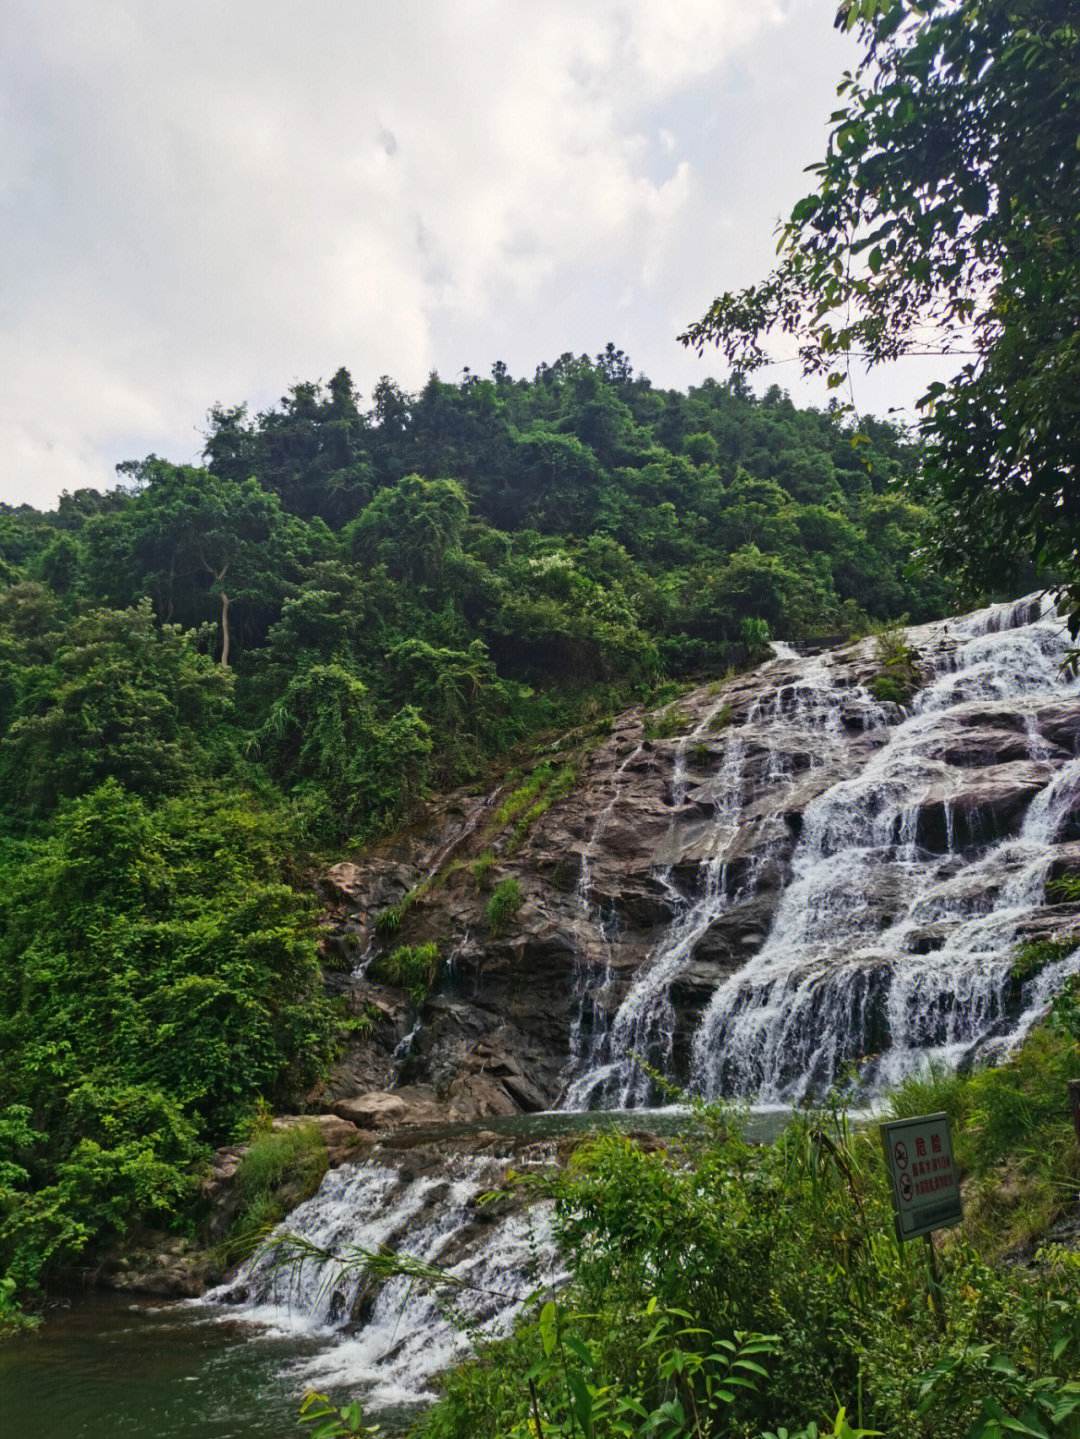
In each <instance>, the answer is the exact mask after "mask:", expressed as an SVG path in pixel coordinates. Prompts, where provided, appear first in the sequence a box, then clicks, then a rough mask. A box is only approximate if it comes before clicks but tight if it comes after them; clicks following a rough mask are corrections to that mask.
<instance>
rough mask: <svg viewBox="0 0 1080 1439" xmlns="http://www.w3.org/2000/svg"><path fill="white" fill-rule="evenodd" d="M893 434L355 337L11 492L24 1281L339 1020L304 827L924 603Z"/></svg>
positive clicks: (364, 823)
mask: <svg viewBox="0 0 1080 1439" xmlns="http://www.w3.org/2000/svg"><path fill="white" fill-rule="evenodd" d="M915 458H916V451H915V449H914V448H913V446H912V445H911V444H909V443H907V442H906V441H905V440H904V438H903V437H902V435H901V434H899V433H898V432H897V430H896V429H895V428H893V427H892V426H891V425H888V424H882V423H877V422H873V421H870V420H866V421H863V422H862V424H861V425H860V426H859V428H858V430H856V429H855V427H854V426H853V425H852V423H851V422H850V421H848V420H846V419H845V418H844V416H843V415H842V414H841V413H840V412H839V411H837V412H834V413H821V412H818V411H813V410H799V409H797V408H796V407H795V406H794V405H793V404H792V403H791V402H790V400H789V399H788V398H787V397H786V396H785V395H784V394H783V393H782V392H781V391H780V390H778V389H776V388H773V389H770V390H769V391H768V392H767V393H765V394H764V396H762V397H761V398H757V397H755V396H754V395H753V394H752V393H751V392H750V390H749V388H748V387H747V386H745V385H744V384H741V383H739V382H735V383H732V384H727V385H720V384H716V383H712V382H709V383H706V384H705V385H703V386H702V387H701V388H699V389H696V390H693V391H691V392H690V393H689V394H681V393H677V392H674V391H664V390H659V389H655V388H653V386H652V385H651V384H650V383H649V381H648V380H647V379H645V378H644V377H643V376H640V375H635V373H634V372H633V369H632V367H631V364H630V362H629V360H628V359H627V357H626V356H625V355H624V354H623V353H622V352H621V351H619V350H617V349H615V348H614V347H613V346H610V345H609V346H608V348H607V349H606V350H605V351H604V352H603V353H602V354H601V355H599V356H598V357H597V358H596V359H595V360H590V359H588V358H587V357H580V358H574V357H571V356H564V357H562V358H561V359H559V360H558V361H556V362H555V363H554V364H553V365H544V366H541V367H540V368H539V370H538V371H537V373H536V375H535V377H534V378H533V379H531V380H518V379H514V378H513V377H512V376H511V375H510V374H509V373H508V372H507V369H506V367H505V366H503V365H496V366H494V368H493V371H492V374H491V377H490V378H487V379H482V378H480V377H479V376H476V375H473V374H470V373H466V374H465V376H464V378H463V379H462V380H461V382H460V383H457V384H447V383H444V382H443V381H441V380H440V379H438V378H437V377H436V376H434V375H433V376H432V377H431V379H430V380H429V382H428V383H427V385H426V386H425V387H424V389H423V390H422V392H421V393H420V394H418V395H410V394H406V393H405V392H403V391H402V390H401V389H400V388H399V387H398V386H396V385H395V384H394V383H393V382H392V381H390V380H388V379H383V380H381V381H380V382H379V383H378V384H377V385H376V387H375V390H374V394H373V403H372V405H371V408H370V409H367V410H365V409H364V408H363V407H362V405H361V401H360V397H359V396H358V394H357V393H356V390H355V388H354V385H353V381H352V379H351V377H350V375H349V373H348V372H347V371H346V370H339V371H338V372H337V373H336V374H335V375H334V376H333V378H332V379H331V380H330V382H329V384H328V385H325V386H324V385H321V384H316V383H313V384H300V385H296V386H295V387H294V388H293V389H292V390H291V391H290V392H289V394H288V395H287V396H286V397H285V398H284V399H283V400H282V401H281V403H280V404H279V405H278V406H277V407H275V408H272V409H269V410H267V411H265V412H263V413H259V414H257V415H254V416H251V415H249V414H248V413H247V411H246V410H245V408H244V407H243V406H236V407H232V408H224V407H217V408H215V409H214V410H213V411H212V412H211V414H210V420H209V427H208V431H207V434H206V440H205V453H204V459H205V467H203V468H194V467H190V466H179V465H173V464H170V463H168V462H167V461H165V460H161V459H159V458H157V457H155V456H151V457H149V458H147V459H145V460H142V461H139V462H137V463H128V464H124V465H121V466H120V471H121V480H122V483H121V484H120V485H119V487H117V488H114V489H110V490H107V491H104V492H101V493H98V492H96V491H80V492H78V493H76V494H73V495H65V496H64V497H63V498H62V499H61V501H60V504H59V506H58V508H57V509H56V510H54V511H50V512H45V513H40V512H37V511H34V510H32V509H28V508H22V509H11V508H5V509H4V510H3V511H2V512H0V566H2V570H0V575H2V580H0V583H2V589H0V735H2V738H0V781H2V790H0V792H2V794H3V810H2V824H3V852H2V853H3V886H2V893H0V910H2V918H0V936H2V938H0V1045H2V1047H3V1049H4V1052H5V1055H6V1057H7V1058H6V1063H5V1065H4V1069H3V1073H2V1076H0V1112H2V1113H3V1116H4V1117H3V1119H2V1120H0V1136H2V1139H3V1143H4V1159H3V1167H2V1168H0V1183H2V1184H3V1186H4V1191H3V1192H4V1195H5V1200H4V1203H3V1206H2V1216H3V1217H2V1219H0V1250H2V1252H3V1255H4V1260H5V1264H6V1265H8V1266H10V1277H11V1278H12V1279H13V1280H14V1281H15V1283H17V1284H18V1286H19V1287H20V1288H22V1287H25V1286H26V1285H28V1284H33V1283H34V1282H36V1281H37V1279H38V1277H39V1275H40V1273H41V1272H42V1268H43V1266H47V1265H48V1264H49V1263H55V1262H61V1261H63V1262H71V1260H72V1259H73V1258H74V1257H75V1256H76V1255H78V1254H79V1253H81V1252H82V1251H83V1250H84V1248H85V1246H87V1245H88V1244H91V1245H92V1244H93V1243H95V1242H97V1241H98V1240H99V1239H100V1238H102V1237H103V1236H105V1235H107V1234H108V1233H110V1232H115V1231H116V1230H117V1229H120V1228H122V1227H123V1226H124V1225H125V1224H126V1223H128V1222H130V1221H131V1220H132V1219H133V1218H134V1217H135V1216H137V1215H142V1216H144V1217H153V1216H155V1215H156V1216H157V1217H158V1218H163V1217H167V1216H168V1215H170V1214H172V1213H175V1212H178V1211H183V1209H184V1207H185V1205H186V1203H187V1202H188V1201H189V1200H190V1198H191V1196H192V1195H193V1193H194V1187H195V1180H194V1178H193V1173H194V1171H193V1169H192V1167H191V1166H192V1161H193V1160H195V1159H196V1158H197V1157H198V1155H199V1154H200V1153H202V1152H204V1146H206V1145H211V1144H220V1143H222V1142H225V1141H227V1140H229V1139H231V1138H233V1137H235V1136H236V1135H237V1134H238V1133H242V1132H244V1125H245V1124H246V1123H248V1122H250V1119H251V1116H252V1114H253V1113H254V1111H255V1108H256V1106H257V1105H259V1104H262V1103H269V1104H281V1103H283V1102H284V1101H286V1100H289V1099H291V1100H296V1099H297V1098H298V1097H299V1095H301V1094H302V1093H303V1091H304V1089H305V1087H306V1086H308V1085H310V1084H311V1082H312V1081H313V1080H314V1079H315V1078H316V1077H317V1075H318V1073H319V1071H320V1069H321V1067H322V1066H323V1065H325V1063H326V1062H327V1060H328V1058H329V1057H330V1055H331V1054H332V1052H333V1049H334V1044H335V1035H336V1033H337V1027H338V1026H339V1024H340V1022H341V1021H340V1018H339V1017H338V1016H336V1015H335V1013H334V1011H333V1008H332V1006H331V1005H330V1004H329V1002H328V1001H327V1000H325V999H324V998H323V996H322V987H321V978H320V971H319V965H318V957H317V948H316V938H317V936H316V930H315V924H314V916H313V909H312V904H311V901H310V900H309V899H308V897H307V895H306V892H305V887H304V883H303V879H304V870H305V865H306V864H307V863H308V862H309V860H310V856H311V855H312V854H313V853H319V852H332V851H334V850H339V851H344V850H345V849H347V848H348V847H349V846H355V845H357V844H359V843H362V842H364V841H365V840H368V839H370V838H372V837H373V836H375V835H377V834H379V833H380V832H382V831H385V830H386V829H387V828H388V827H389V826H392V825H394V824H395V823H397V822H400V821H401V820H403V819H404V818H406V817H407V816H408V814H409V812H410V810H411V808H412V807H413V806H415V805H416V804H417V803H418V801H420V800H421V799H422V797H423V796H424V795H425V794H426V793H429V792H431V791H432V790H433V789H434V788H436V787H447V786H452V785H457V784H462V783H468V782H471V781H474V780H476V779H477V778H478V777H480V776H481V775H482V774H483V772H484V769H485V766H487V765H489V764H490V763H491V762H492V760H493V759H495V758H496V757H497V756H499V755H501V754H504V753H505V752H506V751H507V750H508V749H510V748H511V747H512V746H513V745H515V743H517V742H519V741H522V740H524V739H526V738H527V737H529V736H533V735H536V734H537V733H538V732H541V731H544V730H548V729H553V728H555V727H565V726H567V725H569V724H571V723H573V722H574V721H575V720H577V719H579V718H581V717H585V716H587V717H591V718H596V717H597V716H602V715H604V714H606V713H610V712H611V711H612V710H613V709H614V708H615V707H618V706H620V705H625V704H626V703H629V702H631V701H632V700H634V699H641V698H644V697H647V696H649V695H650V694H653V693H656V692H658V691H659V690H660V689H661V687H662V686H664V685H665V684H666V685H668V686H671V685H673V684H677V683H678V682H680V681H684V680H687V679H689V678H690V677H693V676H707V677H713V676H716V675H718V674H720V673H723V672H724V670H725V669H727V668H728V667H730V666H740V665H745V664H747V663H749V662H754V661H756V660H758V659H760V658H761V657H762V656H763V655H764V654H766V653H767V640H768V637H769V636H770V635H775V636H783V637H785V638H790V639H796V638H801V639H812V638H815V637H820V636H837V635H845V634H848V633H851V632H855V631H859V632H862V631H865V630H866V628H867V627H868V626H872V625H873V624H875V623H877V622H880V621H884V620H887V619H889V618H895V617H897V616H900V615H905V614H906V615H909V616H910V617H911V618H912V619H915V620H917V619H920V618H923V617H927V616H930V615H933V614H936V613H939V612H940V611H941V610H942V608H943V606H944V604H945V600H946V591H945V589H944V586H943V584H942V583H941V581H940V580H938V579H936V578H935V577H934V576H933V574H932V573H930V572H928V571H927V570H926V569H923V570H922V571H921V572H919V573H918V574H917V575H916V574H915V573H913V571H912V568H911V560H912V556H913V554H914V553H915V552H916V551H917V550H918V548H919V537H920V527H921V525H922V523H923V516H922V513H921V511H920V509H919V508H918V506H917V505H916V504H914V503H913V502H912V500H911V498H910V497H909V496H908V495H907V494H906V493H905V489H904V485H905V481H906V480H908V479H909V478H910V476H911V474H912V472H913V469H914V465H915Z"/></svg>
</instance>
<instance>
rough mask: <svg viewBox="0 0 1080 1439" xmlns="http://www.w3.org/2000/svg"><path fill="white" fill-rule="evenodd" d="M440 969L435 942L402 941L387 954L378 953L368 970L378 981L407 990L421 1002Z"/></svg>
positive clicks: (437, 948)
mask: <svg viewBox="0 0 1080 1439" xmlns="http://www.w3.org/2000/svg"><path fill="white" fill-rule="evenodd" d="M438 970H439V947H438V945H437V944H431V943H429V944H402V945H399V946H398V947H397V949H393V950H391V951H390V953H389V954H385V955H378V956H377V957H376V958H375V959H374V960H373V961H372V963H371V967H370V968H369V969H368V974H369V975H370V976H371V978H372V979H374V980H376V981H377V982H378V983H379V984H392V985H395V986H396V987H397V988H398V989H404V990H407V991H408V993H409V995H410V996H411V998H412V999H413V1001H414V1003H416V1004H420V1003H422V1001H423V999H424V997H425V996H426V995H427V993H428V991H429V990H430V988H431V986H432V984H434V982H435V976H436V974H437V973H438Z"/></svg>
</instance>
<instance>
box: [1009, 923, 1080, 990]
mask: <svg viewBox="0 0 1080 1439" xmlns="http://www.w3.org/2000/svg"><path fill="white" fill-rule="evenodd" d="M1078 944H1080V935H1055V936H1054V937H1053V938H1052V939H1029V940H1027V941H1026V942H1025V943H1023V944H1020V945H1018V946H1017V947H1016V949H1015V950H1014V951H1013V962H1012V968H1011V969H1010V970H1009V974H1010V975H1011V976H1012V978H1013V979H1015V980H1017V981H1018V982H1020V983H1024V982H1026V981H1027V980H1029V979H1034V977H1035V976H1036V975H1037V974H1040V973H1041V972H1042V971H1043V970H1044V969H1045V968H1046V966H1047V965H1048V964H1054V963H1055V962H1056V961H1057V960H1059V959H1065V958H1067V956H1068V955H1070V954H1072V952H1073V950H1074V949H1075V948H1076V947H1077V945H1078Z"/></svg>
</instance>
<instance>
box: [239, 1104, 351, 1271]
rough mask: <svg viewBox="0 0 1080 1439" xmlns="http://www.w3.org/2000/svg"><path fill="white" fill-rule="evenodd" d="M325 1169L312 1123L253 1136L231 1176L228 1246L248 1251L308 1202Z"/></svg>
mask: <svg viewBox="0 0 1080 1439" xmlns="http://www.w3.org/2000/svg"><path fill="white" fill-rule="evenodd" d="M326 1168H327V1155H326V1145H325V1144H324V1143H323V1137H322V1135H321V1133H320V1132H319V1127H318V1125H317V1124H296V1125H290V1126H289V1127H288V1128H287V1129H266V1130H263V1131H262V1132H261V1133H258V1134H256V1136H255V1138H254V1139H253V1140H252V1142H251V1144H250V1145H249V1147H248V1149H247V1150H246V1151H245V1153H244V1156H243V1158H242V1159H241V1160H240V1164H239V1166H238V1168H237V1171H236V1177H235V1180H234V1183H235V1185H236V1189H237V1193H238V1195H239V1198H240V1209H239V1211H238V1213H237V1217H236V1219H235V1221H234V1223H233V1227H232V1233H231V1235H230V1246H234V1245H235V1246H237V1247H241V1248H247V1247H249V1246H250V1244H251V1242H252V1241H253V1240H255V1239H256V1238H257V1237H258V1236H259V1235H261V1234H263V1233H265V1231H266V1230H267V1229H270V1228H272V1227H273V1226H274V1225H275V1224H277V1222H278V1221H279V1220H280V1219H283V1218H284V1217H285V1215H286V1214H287V1213H288V1211H289V1210H290V1209H292V1208H293V1207H294V1206H295V1205H297V1204H301V1203H302V1202H303V1201H304V1200H305V1199H310V1198H311V1196H312V1195H313V1194H314V1193H315V1191H316V1190H317V1189H318V1187H319V1185H320V1184H321V1183H322V1178H323V1175H324V1174H325V1173H326Z"/></svg>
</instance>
